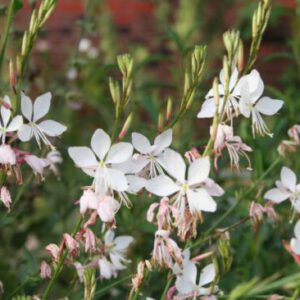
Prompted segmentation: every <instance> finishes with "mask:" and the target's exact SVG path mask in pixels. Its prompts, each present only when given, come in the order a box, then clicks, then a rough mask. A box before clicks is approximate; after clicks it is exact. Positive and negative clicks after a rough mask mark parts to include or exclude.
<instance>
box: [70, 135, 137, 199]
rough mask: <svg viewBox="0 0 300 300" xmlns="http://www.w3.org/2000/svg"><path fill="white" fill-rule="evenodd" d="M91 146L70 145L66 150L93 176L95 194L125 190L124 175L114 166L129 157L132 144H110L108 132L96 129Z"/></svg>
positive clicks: (76, 162)
mask: <svg viewBox="0 0 300 300" xmlns="http://www.w3.org/2000/svg"><path fill="white" fill-rule="evenodd" d="M91 148H92V150H91V149H90V148H88V147H70V148H69V149H68V152H69V155H70V157H71V158H72V159H73V161H74V162H75V164H76V165H77V166H78V167H79V168H81V169H82V170H83V171H84V172H85V173H86V174H88V175H90V176H92V177H94V182H93V186H94V188H95V192H96V194H98V195H102V196H103V195H106V194H107V192H109V191H117V192H119V193H123V192H125V191H126V190H127V189H128V182H127V179H126V176H125V175H124V172H122V171H120V170H118V169H117V168H116V166H117V165H118V164H120V163H123V162H125V161H127V160H128V159H129V158H130V157H131V155H132V152H133V147H132V145H131V144H129V143H124V142H121V143H118V144H114V145H112V146H111V140H110V137H109V136H108V134H107V133H105V132H104V131H103V130H102V129H97V130H96V131H95V133H94V134H93V136H92V140H91ZM123 200H124V199H123Z"/></svg>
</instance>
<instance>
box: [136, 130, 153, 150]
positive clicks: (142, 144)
mask: <svg viewBox="0 0 300 300" xmlns="http://www.w3.org/2000/svg"><path fill="white" fill-rule="evenodd" d="M132 145H133V147H134V148H135V149H136V150H137V151H139V152H140V153H142V154H148V153H150V152H151V150H152V146H151V144H150V142H149V140H148V139H147V138H146V137H145V136H144V135H142V134H140V133H136V132H133V133H132Z"/></svg>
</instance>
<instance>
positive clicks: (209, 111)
mask: <svg viewBox="0 0 300 300" xmlns="http://www.w3.org/2000/svg"><path fill="white" fill-rule="evenodd" d="M215 112H216V105H215V101H214V99H211V98H210V99H206V100H205V101H204V102H203V104H202V107H201V110H200V112H199V113H198V115H197V118H199V119H201V118H212V117H213V116H214V114H215Z"/></svg>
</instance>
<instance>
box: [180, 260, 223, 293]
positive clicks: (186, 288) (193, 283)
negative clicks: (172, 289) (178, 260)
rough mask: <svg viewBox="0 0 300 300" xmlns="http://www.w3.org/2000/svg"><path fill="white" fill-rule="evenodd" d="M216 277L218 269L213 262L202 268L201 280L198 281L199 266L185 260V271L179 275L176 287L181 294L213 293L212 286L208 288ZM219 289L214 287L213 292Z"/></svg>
mask: <svg viewBox="0 0 300 300" xmlns="http://www.w3.org/2000/svg"><path fill="white" fill-rule="evenodd" d="M215 277H216V271H215V268H214V265H213V264H210V265H208V266H206V267H205V268H203V269H202V271H201V273H200V278H199V281H198V282H197V267H196V265H195V264H194V263H191V262H190V261H188V260H187V261H184V264H183V271H182V273H181V274H180V275H179V276H177V279H176V283H175V286H176V289H177V291H178V293H179V294H180V295H181V296H189V297H197V296H204V295H210V294H211V292H212V291H211V288H207V287H205V286H207V285H208V284H210V283H212V282H213V281H214V279H215ZM217 290H218V288H217V287H215V288H214V291H213V292H216V291H217Z"/></svg>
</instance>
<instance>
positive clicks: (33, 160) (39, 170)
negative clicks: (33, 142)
mask: <svg viewBox="0 0 300 300" xmlns="http://www.w3.org/2000/svg"><path fill="white" fill-rule="evenodd" d="M24 160H25V161H26V163H27V164H28V165H29V166H30V167H31V169H32V170H33V172H34V173H35V174H39V175H41V176H43V173H44V169H45V168H46V167H48V166H49V161H48V160H47V159H43V158H39V157H37V156H35V155H26V156H24Z"/></svg>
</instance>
